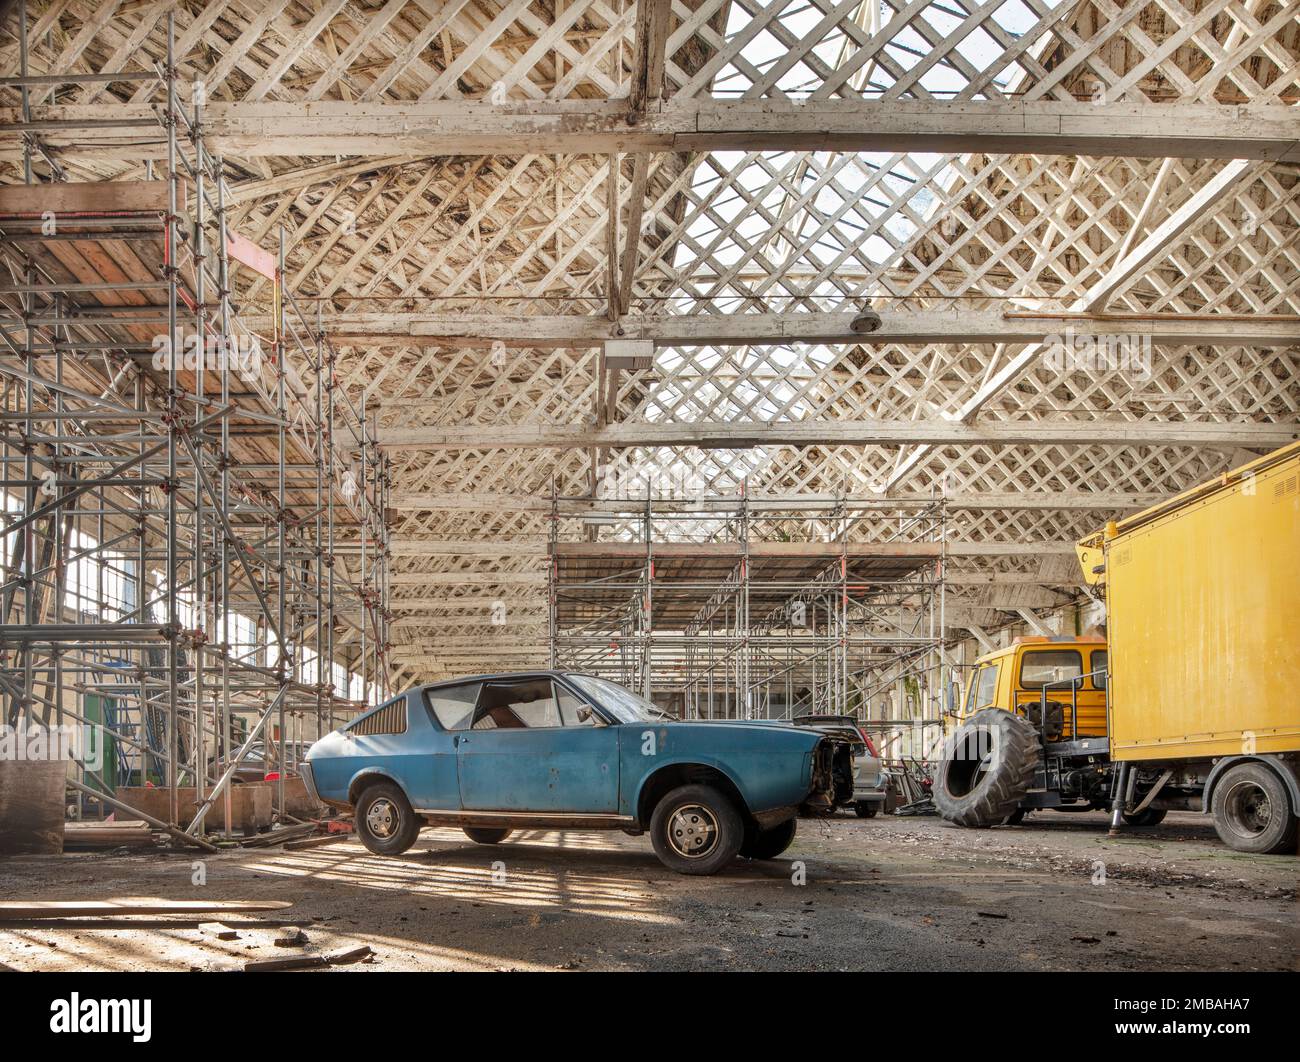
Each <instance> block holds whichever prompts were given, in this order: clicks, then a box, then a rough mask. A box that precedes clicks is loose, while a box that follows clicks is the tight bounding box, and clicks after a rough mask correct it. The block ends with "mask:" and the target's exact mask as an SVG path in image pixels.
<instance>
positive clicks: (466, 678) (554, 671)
mask: <svg viewBox="0 0 1300 1062" xmlns="http://www.w3.org/2000/svg"><path fill="white" fill-rule="evenodd" d="M581 674H582V672H581V671H561V670H559V669H558V668H538V669H537V670H536V671H496V672H492V673H490V674H486V675H460V676H458V677H457V678H452V679H439V680H438V681H437V682H422V683H420V684H419V685H416V686H411V687H410V689H413V690H426V689H435V688H437V687H439V686H460V685H463V684H464V683H466V682H495V681H497V680H498V679H518V678H542V677H546V678H560V677H563V676H565V675H581Z"/></svg>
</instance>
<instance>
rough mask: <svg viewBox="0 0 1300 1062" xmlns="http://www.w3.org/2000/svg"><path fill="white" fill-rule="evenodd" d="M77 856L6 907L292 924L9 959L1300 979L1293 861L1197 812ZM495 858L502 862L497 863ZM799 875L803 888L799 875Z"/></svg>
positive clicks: (99, 963)
mask: <svg viewBox="0 0 1300 1062" xmlns="http://www.w3.org/2000/svg"><path fill="white" fill-rule="evenodd" d="M196 858H197V856H196V855H194V854H190V853H174V854H167V855H161V856H160V855H156V854H130V855H127V854H106V853H96V854H79V855H65V856H62V857H29V858H11V859H8V860H6V861H4V862H3V863H0V899H6V900H18V899H47V900H57V899H65V900H74V899H113V898H122V897H129V896H154V897H165V898H168V899H226V900H239V899H283V900H292V901H293V902H294V906H293V908H292V909H290V910H288V911H286V912H284V913H283V915H281V916H275V915H267V916H242V917H238V918H226V919H224V921H225V922H226V923H227V924H228V925H231V926H233V927H234V928H236V929H237V931H238V934H239V936H238V939H236V940H232V941H221V940H216V939H213V938H212V937H211V936H205V935H204V934H203V933H202V932H201V931H200V930H199V929H198V923H199V922H200V921H205V922H206V921H211V920H213V919H212V917H206V916H205V917H204V918H201V919H194V920H191V921H188V922H178V921H175V920H170V919H159V918H153V919H147V918H142V919H138V920H130V919H121V920H117V921H115V922H113V923H111V924H96V923H93V922H91V921H88V920H87V921H82V922H79V923H75V924H70V925H58V924H52V923H28V924H13V923H11V924H8V925H0V963H2V964H3V965H4V966H7V967H10V968H13V969H19V970H102V969H123V970H145V969H163V970H187V969H196V968H197V969H215V968H224V967H229V966H231V965H239V964H242V963H243V962H244V961H246V960H248V959H254V958H276V957H283V956H284V955H285V954H286V953H287V952H286V949H283V948H277V947H275V946H274V944H273V943H272V942H273V938H274V936H275V932H276V931H275V928H274V922H275V919H276V918H277V917H282V918H283V919H286V920H289V919H292V920H300V921H301V922H303V923H304V924H305V930H306V934H307V937H308V944H307V950H309V951H326V950H331V949H334V948H342V947H345V946H349V945H353V944H358V943H366V944H369V945H371V947H372V948H373V949H374V951H375V959H374V961H373V962H371V963H369V964H368V965H366V966H354V967H351V969H376V970H413V969H421V970H554V969H561V970H864V969H865V970H949V969H952V970H1015V969H1030V970H1076V969H1082V970H1127V969H1141V970H1181V969H1191V970H1203V969H1226V970H1300V919H1297V907H1296V885H1297V876H1298V874H1300V860H1297V858H1296V857H1294V856H1264V857H1260V856H1243V855H1239V854H1237V853H1234V852H1232V851H1230V850H1228V849H1226V848H1224V847H1223V846H1222V845H1221V844H1220V843H1219V842H1218V840H1217V838H1216V837H1215V836H1214V832H1213V829H1212V828H1211V827H1210V826H1209V824H1208V822H1207V820H1205V819H1203V818H1202V817H1201V816H1199V815H1191V814H1182V815H1171V816H1170V817H1169V819H1168V820H1166V822H1165V824H1164V825H1162V826H1161V827H1158V828H1156V829H1148V830H1131V831H1129V832H1128V834H1127V835H1126V836H1124V837H1122V838H1119V839H1114V840H1112V839H1109V838H1107V836H1106V830H1105V825H1104V817H1103V816H1101V815H1081V816H1071V817H1069V818H1067V817H1066V816H1064V815H1060V814H1056V815H1052V814H1042V815H1038V816H1035V817H1032V818H1031V819H1029V820H1028V822H1026V824H1025V825H1023V826H1020V827H1003V828H999V829H994V830H988V831H967V830H959V829H956V828H953V827H949V826H946V825H944V824H943V823H942V822H940V821H939V820H937V819H934V818H923V819H921V818H888V819H886V818H876V819H868V820H862V819H856V818H852V817H837V818H835V819H833V820H820V821H818V820H804V821H802V822H801V823H800V827H799V835H798V837H797V838H796V840H795V843H794V845H793V846H792V847H791V849H790V850H789V851H788V852H787V853H786V854H785V856H783V857H782V858H781V859H779V860H774V861H771V862H762V863H752V862H747V861H744V860H740V861H737V862H736V863H735V864H734V865H733V866H732V867H730V868H729V869H728V870H727V871H726V872H724V873H722V874H720V875H718V876H717V877H713V878H690V877H683V876H680V875H676V874H673V873H671V872H669V871H667V870H666V869H665V868H664V867H663V866H662V865H661V864H660V863H659V861H658V860H657V859H656V858H655V856H654V854H653V852H652V851H651V848H650V843H649V841H648V839H646V838H631V837H626V836H624V835H623V834H621V833H577V832H574V833H563V834H562V833H554V832H547V831H533V832H524V833H519V834H516V835H515V836H514V837H513V838H511V840H510V841H508V842H507V843H505V844H502V845H498V846H495V847H485V846H480V845H475V844H472V843H471V842H469V841H468V840H467V839H466V838H465V837H464V835H463V834H461V833H460V832H459V831H456V830H449V829H427V830H425V831H424V833H423V834H422V835H421V836H420V840H419V841H418V842H417V844H416V846H415V847H414V848H413V849H411V851H410V852H409V853H407V855H406V856H404V857H403V858H400V859H385V858H381V857H378V856H372V855H370V854H369V853H368V852H366V851H365V849H363V848H362V847H361V845H360V844H359V843H357V842H356V841H345V842H342V843H338V844H333V845H328V846H324V847H319V848H311V849H305V850H302V851H296V852H285V851H280V850H275V849H273V850H262V851H257V850H243V851H237V852H231V853H227V854H222V855H219V856H210V857H207V858H206V859H204V861H203V862H204V870H205V872H206V884H203V885H196V884H193V883H192V881H193V878H194V875H195V873H196V867H195V861H196ZM494 864H496V865H495V866H494ZM801 879H802V880H803V881H804V882H805V883H804V884H797V882H798V881H799V880H801Z"/></svg>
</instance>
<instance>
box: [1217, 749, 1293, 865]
mask: <svg viewBox="0 0 1300 1062" xmlns="http://www.w3.org/2000/svg"><path fill="white" fill-rule="evenodd" d="M1214 829H1215V831H1216V832H1217V833H1218V835H1219V838H1220V840H1222V841H1223V843H1224V844H1226V845H1227V846H1228V847H1229V848H1232V849H1235V850H1236V851H1238V852H1253V853H1255V854H1256V855H1266V854H1269V853H1273V852H1293V851H1295V844H1296V817H1295V815H1293V814H1292V813H1291V798H1290V794H1289V793H1287V789H1286V785H1285V784H1284V783H1283V781H1282V779H1281V778H1279V777H1278V776H1277V775H1276V774H1275V773H1274V772H1273V771H1272V770H1270V769H1269V768H1268V767H1266V766H1264V765H1263V764H1262V763H1239V764H1238V765H1237V766H1236V767H1230V768H1229V769H1228V770H1227V772H1225V773H1224V775H1223V777H1222V778H1221V779H1219V784H1218V785H1217V786H1215V788H1214Z"/></svg>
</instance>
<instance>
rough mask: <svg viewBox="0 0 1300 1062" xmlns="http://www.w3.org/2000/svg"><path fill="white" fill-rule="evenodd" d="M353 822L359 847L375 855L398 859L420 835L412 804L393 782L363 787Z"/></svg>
mask: <svg viewBox="0 0 1300 1062" xmlns="http://www.w3.org/2000/svg"><path fill="white" fill-rule="evenodd" d="M353 818H354V821H355V823H356V828H357V836H358V837H360V838H361V843H362V844H364V845H365V846H366V848H367V849H369V850H370V851H371V852H374V853H375V855H386V856H396V855H401V854H402V853H403V852H405V851H406V850H407V849H408V848H410V847H411V845H413V844H415V839H416V837H418V836H419V834H420V820H419V819H418V818H416V817H415V812H414V811H412V810H411V802H410V801H409V800H407V799H406V794H405V793H403V792H402V791H401V789H399V788H398V787H397V786H395V785H394V784H393V783H392V782H376V783H375V784H374V785H369V786H366V788H365V789H364V790H363V791H362V793H361V797H360V799H359V800H358V801H357V806H356V810H355V813H354V816H353Z"/></svg>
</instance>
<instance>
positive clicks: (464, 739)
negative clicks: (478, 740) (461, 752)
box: [451, 734, 469, 748]
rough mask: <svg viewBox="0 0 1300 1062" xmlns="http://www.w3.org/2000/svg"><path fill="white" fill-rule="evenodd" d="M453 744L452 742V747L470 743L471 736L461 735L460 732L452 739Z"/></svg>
mask: <svg viewBox="0 0 1300 1062" xmlns="http://www.w3.org/2000/svg"><path fill="white" fill-rule="evenodd" d="M451 744H452V748H459V747H460V746H461V745H468V744H469V738H467V737H461V736H460V735H459V734H457V735H456V736H455V737H454V738H452V739H451Z"/></svg>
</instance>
